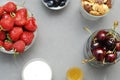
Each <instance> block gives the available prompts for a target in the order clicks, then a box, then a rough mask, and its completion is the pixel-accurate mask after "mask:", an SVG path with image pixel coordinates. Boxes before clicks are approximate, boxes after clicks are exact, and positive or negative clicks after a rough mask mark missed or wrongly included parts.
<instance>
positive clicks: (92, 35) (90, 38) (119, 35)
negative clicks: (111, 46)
mask: <svg viewBox="0 0 120 80" xmlns="http://www.w3.org/2000/svg"><path fill="white" fill-rule="evenodd" d="M101 30H105V31H109V30H111V31H113V32H114V33H115V34H116V35H117V36H118V37H119V39H120V34H119V33H118V32H117V31H114V30H112V29H101ZM98 31H100V30H96V31H95V32H93V33H92V34H91V35H90V37H89V38H88V40H87V42H90V43H91V40H92V38H93V37H94V36H95V35H96V33H97V32H98ZM87 46H88V47H87ZM86 48H88V49H89V51H90V53H87V55H88V54H90V55H92V52H91V45H90V44H89V43H88V44H86ZM88 57H90V56H89V55H88ZM119 57H120V54H119V55H118V56H117V59H116V62H118V61H120V59H119ZM94 62H96V63H99V64H103V63H102V62H100V61H97V60H96V61H94ZM89 63H90V62H89ZM109 64H115V63H114V62H105V64H103V65H109Z"/></svg>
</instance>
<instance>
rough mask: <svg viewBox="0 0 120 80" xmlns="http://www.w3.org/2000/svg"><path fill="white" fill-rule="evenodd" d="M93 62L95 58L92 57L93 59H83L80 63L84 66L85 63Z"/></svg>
mask: <svg viewBox="0 0 120 80" xmlns="http://www.w3.org/2000/svg"><path fill="white" fill-rule="evenodd" d="M93 60H95V57H93V58H91V59H84V60H82V63H83V64H85V63H87V62H91V61H93Z"/></svg>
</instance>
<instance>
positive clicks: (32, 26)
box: [24, 17, 37, 32]
mask: <svg viewBox="0 0 120 80" xmlns="http://www.w3.org/2000/svg"><path fill="white" fill-rule="evenodd" d="M24 27H25V29H26V30H28V31H32V32H34V31H36V29H37V25H36V20H35V18H34V17H30V18H28V20H27V22H26V24H25V26H24Z"/></svg>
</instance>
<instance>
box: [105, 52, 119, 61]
mask: <svg viewBox="0 0 120 80" xmlns="http://www.w3.org/2000/svg"><path fill="white" fill-rule="evenodd" d="M116 58H117V54H116V53H111V54H107V55H106V56H105V61H106V62H114V61H115V60H116Z"/></svg>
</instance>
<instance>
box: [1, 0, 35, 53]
mask: <svg viewBox="0 0 120 80" xmlns="http://www.w3.org/2000/svg"><path fill="white" fill-rule="evenodd" d="M36 30H37V24H36V19H35V17H34V16H33V15H32V13H31V12H30V11H29V10H28V9H27V8H25V7H22V6H18V5H17V4H16V3H15V2H11V1H9V2H6V3H5V4H4V5H3V6H1V7H0V52H2V53H6V54H21V53H24V51H26V50H28V49H29V48H30V47H31V46H32V44H33V43H34V40H35V37H36Z"/></svg>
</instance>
